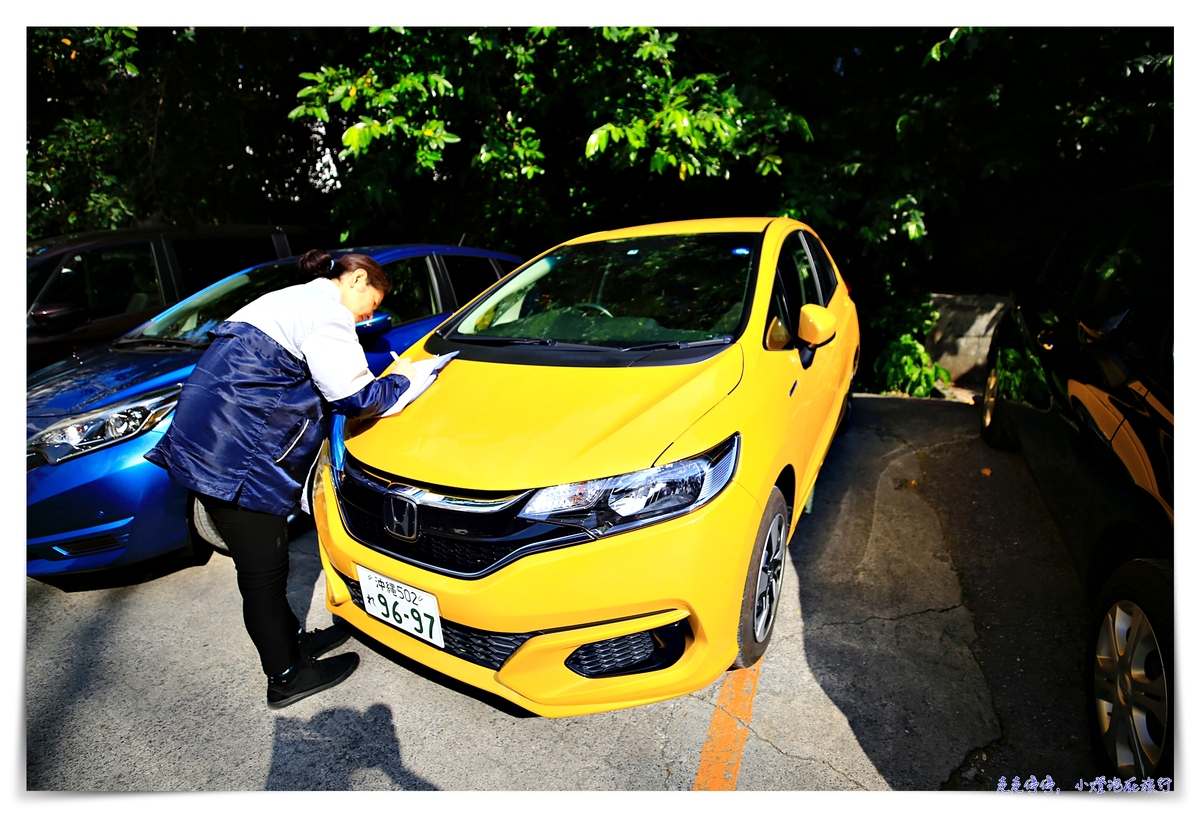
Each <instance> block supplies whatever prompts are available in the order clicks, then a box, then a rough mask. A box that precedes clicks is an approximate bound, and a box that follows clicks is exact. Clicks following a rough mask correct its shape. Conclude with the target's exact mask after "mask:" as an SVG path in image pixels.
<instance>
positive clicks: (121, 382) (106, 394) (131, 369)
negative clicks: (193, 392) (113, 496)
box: [25, 349, 200, 433]
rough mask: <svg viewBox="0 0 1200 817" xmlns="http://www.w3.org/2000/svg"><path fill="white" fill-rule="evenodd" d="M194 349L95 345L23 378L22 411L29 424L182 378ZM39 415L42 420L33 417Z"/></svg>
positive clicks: (194, 358)
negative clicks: (122, 349)
mask: <svg viewBox="0 0 1200 817" xmlns="http://www.w3.org/2000/svg"><path fill="white" fill-rule="evenodd" d="M199 358H200V352H199V351H181V352H163V353H152V352H119V351H114V350H112V349H100V350H96V351H94V352H89V353H87V354H83V355H81V356H80V357H78V358H71V359H70V360H65V361H63V362H61V363H56V364H54V365H53V366H48V367H47V368H45V369H42V370H41V371H38V372H35V373H34V374H33V375H31V376H30V377H29V378H28V379H27V380H26V381H25V416H26V418H27V420H28V424H29V425H30V426H31V433H32V430H34V429H33V428H32V427H33V426H43V425H46V424H47V423H46V422H45V420H47V419H53V418H59V417H66V416H69V415H72V414H78V413H80V412H84V411H89V410H91V409H93V408H99V407H100V406H104V405H107V404H109V403H115V402H119V401H124V400H127V399H132V398H134V397H137V396H138V395H140V394H144V393H145V392H148V391H153V390H155V389H160V388H166V387H167V386H170V385H173V384H174V383H182V382H183V381H184V380H186V379H187V376H188V375H189V374H191V372H192V369H193V368H194V367H195V365H196V361H197V360H199ZM38 420H41V421H42V422H38Z"/></svg>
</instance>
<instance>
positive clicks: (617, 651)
mask: <svg viewBox="0 0 1200 817" xmlns="http://www.w3.org/2000/svg"><path fill="white" fill-rule="evenodd" d="M653 654H654V639H653V638H651V637H650V633H649V632H641V633H633V634H632V635H623V636H621V637H620V638H610V639H609V640H607V641H597V642H595V643H594V644H584V645H583V646H582V647H580V648H579V649H577V650H575V652H573V653H571V657H570V658H568V659H567V668H568V669H570V670H571V671H573V672H576V673H578V674H580V675H583V676H584V677H587V678H598V677H601V676H604V675H612V674H613V673H615V672H622V671H624V670H626V669H628V668H630V667H633V666H636V665H638V664H640V663H642V662H643V661H645V660H646V659H647V658H649V657H650V656H651V655H653Z"/></svg>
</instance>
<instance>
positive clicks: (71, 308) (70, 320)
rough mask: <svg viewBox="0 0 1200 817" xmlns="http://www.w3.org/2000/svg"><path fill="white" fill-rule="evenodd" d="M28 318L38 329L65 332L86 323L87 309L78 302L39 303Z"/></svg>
mask: <svg viewBox="0 0 1200 817" xmlns="http://www.w3.org/2000/svg"><path fill="white" fill-rule="evenodd" d="M29 319H30V322H32V323H33V325H34V326H36V327H37V328H39V329H48V330H53V331H56V332H65V331H66V330H68V329H74V328H75V327H77V326H82V325H83V324H84V323H86V322H87V311H86V310H85V309H84V308H83V307H82V306H79V305H78V304H41V305H40V306H38V308H37V309H35V310H33V311H32V312H30V313H29Z"/></svg>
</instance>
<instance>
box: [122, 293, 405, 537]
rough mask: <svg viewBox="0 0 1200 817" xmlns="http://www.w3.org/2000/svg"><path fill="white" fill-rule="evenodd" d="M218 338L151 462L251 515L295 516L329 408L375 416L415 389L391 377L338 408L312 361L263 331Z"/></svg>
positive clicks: (242, 330) (233, 327)
mask: <svg viewBox="0 0 1200 817" xmlns="http://www.w3.org/2000/svg"><path fill="white" fill-rule="evenodd" d="M348 315H349V312H348V310H347V316H348ZM211 334H212V335H213V336H214V337H215V340H214V341H213V343H212V345H211V346H209V348H208V349H207V350H206V351H205V353H204V354H203V355H202V356H201V358H200V361H199V362H198V363H197V364H196V369H195V371H193V372H192V374H191V376H190V377H189V378H188V380H187V382H186V383H184V386H183V392H182V393H181V394H180V396H179V404H178V405H177V406H176V408H175V416H174V418H173V419H172V421H171V427H170V428H169V429H168V430H167V433H166V434H165V435H164V436H163V439H162V440H161V441H159V443H158V445H156V446H155V447H154V448H153V449H151V450H150V451H149V452H148V453H147V454H146V455H145V456H146V459H148V460H150V461H151V462H153V463H155V464H157V465H161V466H162V467H164V468H166V469H167V470H168V471H169V472H170V474H171V478H172V479H174V480H175V481H176V482H179V483H180V484H182V485H184V486H186V487H187V488H189V489H191V490H193V491H196V492H198V493H201V494H206V495H208V496H212V497H216V498H218V499H224V500H228V501H232V502H236V503H237V505H238V506H239V507H242V508H245V509H247V510H252V511H262V512H264V513H272V514H286V513H289V512H290V511H291V510H292V509H293V508H294V507H295V506H296V505H297V504H298V503H299V500H300V494H301V491H302V490H303V487H304V483H305V481H306V479H307V477H308V473H309V470H310V469H311V467H312V465H313V463H314V461H315V459H316V456H317V453H318V452H319V450H320V446H321V442H322V440H323V439H324V438H325V437H326V435H327V434H328V432H329V422H330V412H331V411H333V412H337V413H340V414H345V415H347V416H350V417H372V416H375V415H377V414H381V413H382V412H384V411H386V410H387V409H388V408H390V407H391V406H392V405H393V404H395V402H396V400H397V399H399V397H400V395H401V394H402V393H403V392H404V391H405V390H406V389H407V388H408V386H409V381H408V378H406V377H403V376H401V375H388V376H386V377H382V378H380V379H378V380H375V379H370V380H369V381H368V382H366V384H365V385H363V386H362V388H360V389H359V390H358V391H356V392H355V393H353V394H351V395H349V396H346V397H343V398H341V399H338V400H334V401H332V402H330V401H328V400H326V398H325V397H324V396H323V395H322V393H321V391H320V390H319V389H318V388H317V384H316V383H315V382H314V379H313V376H312V373H311V372H310V371H309V367H308V365H307V363H306V362H305V360H304V358H302V357H298V356H296V355H294V354H292V353H291V352H289V351H288V350H287V349H286V348H285V347H284V346H283V345H281V344H280V343H278V342H277V341H275V340H273V339H272V338H271V337H270V336H268V335H267V334H266V333H264V332H263V331H261V330H260V329H258V328H256V327H255V326H253V325H251V324H249V323H245V322H239V321H225V322H224V323H221V324H219V325H218V326H217V327H216V328H215V329H214V330H213V331H212V333H211ZM360 354H361V350H360ZM364 364H365V360H364Z"/></svg>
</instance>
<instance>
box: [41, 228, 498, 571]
mask: <svg viewBox="0 0 1200 817" xmlns="http://www.w3.org/2000/svg"><path fill="white" fill-rule="evenodd" d="M351 251H353V252H360V253H364V254H366V255H369V256H371V257H372V258H374V259H375V260H376V261H378V262H379V264H380V266H382V267H383V269H384V271H385V272H386V273H387V275H388V276H389V278H390V279H391V280H392V286H393V288H392V291H391V292H390V293H389V294H388V295H387V297H386V298H385V299H384V301H383V303H382V304H380V308H379V309H378V310H376V312H375V314H374V315H373V316H372V317H371V319H370V320H366V321H362V322H361V323H359V324H358V325H357V329H358V335H359V340H360V342H361V343H362V345H363V348H364V349H365V350H366V354H367V364H368V366H369V367H370V368H371V371H372V372H374V373H375V374H376V375H378V374H380V373H381V372H382V371H383V369H385V368H386V367H387V365H388V364H389V363H391V362H392V356H391V352H392V351H396V352H402V351H404V350H405V349H407V348H408V347H409V346H410V345H411V344H412V343H414V342H415V341H417V340H418V339H420V338H421V337H423V336H425V335H426V334H428V333H429V332H430V331H432V330H433V328H434V327H436V326H437V325H438V324H439V323H441V322H442V320H444V319H445V318H446V316H448V315H449V314H450V313H451V312H453V311H454V310H456V309H458V308H459V307H460V306H462V305H464V304H466V303H467V302H468V301H470V300H471V299H472V298H473V297H474V296H475V295H476V294H478V293H479V292H481V291H482V290H484V289H486V288H487V287H488V286H490V285H492V284H494V283H496V281H497V279H499V278H500V277H501V276H502V275H504V274H506V273H507V272H509V271H510V270H512V269H513V268H514V267H515V266H517V265H518V264H520V263H521V259H520V258H518V257H516V256H513V255H506V254H503V253H496V252H490V251H487V250H477V249H472V248H469V247H447V246H437V245H428V244H406V245H395V246H384V247H363V248H356V249H354V250H335V251H333V253H332V254H333V255H334V257H339V256H341V255H342V254H344V253H346V252H351ZM298 275H299V270H298V268H297V266H296V259H295V258H289V259H284V260H281V261H273V262H270V263H266V264H259V265H258V266H255V267H252V268H250V269H248V270H243V271H242V272H239V273H236V274H235V275H231V276H229V277H227V278H225V279H223V280H221V281H218V282H217V283H215V284H213V285H211V286H209V287H206V288H205V289H203V290H201V291H200V292H197V293H196V294H194V295H192V296H191V297H189V298H186V299H184V300H183V301H181V302H179V303H178V304H176V305H175V306H174V307H172V308H170V309H168V310H166V311H165V312H162V313H161V314H159V315H157V316H155V317H154V319H153V320H150V321H149V322H147V323H145V324H143V325H142V326H140V327H138V328H137V329H136V330H135V331H133V332H130V333H128V334H126V335H124V336H122V337H120V338H117V339H116V340H114V341H112V342H111V343H110V344H108V345H107V346H105V347H101V348H97V349H93V350H91V351H88V352H82V353H80V354H79V355H78V356H77V357H73V358H71V359H70V360H65V361H61V362H59V363H57V364H54V365H52V366H48V367H46V368H45V369H42V370H41V371H39V372H37V373H35V374H34V375H33V376H31V377H30V378H28V379H27V381H26V410H25V413H26V417H25V429H26V439H27V443H26V481H25V490H26V517H25V522H26V537H27V538H26V563H25V564H26V574H27V575H30V576H45V575H52V574H65V573H79V572H83V571H90V570H99V569H103V568H110V567H118V566H120V565H126V564H131V563H134V562H139V561H142V560H144V559H148V558H151V557H154V556H159V555H163V554H167V553H171V552H179V553H180V554H181V556H182V557H183V558H185V559H195V560H199V561H203V560H204V559H205V558H206V557H207V554H211V548H210V547H209V546H210V545H213V546H216V547H218V548H221V547H222V543H221V542H220V540H219V538H218V537H215V534H212V533H211V532H210V533H208V535H206V531H209V530H210V529H209V528H208V527H207V525H206V519H205V518H204V517H203V515H201V516H200V517H199V518H197V517H196V513H197V510H196V508H197V506H196V504H195V503H194V502H192V501H191V498H190V497H189V496H188V493H187V491H186V490H184V489H183V488H182V487H181V486H179V485H178V484H176V483H174V482H172V481H171V480H170V479H169V478H168V477H167V472H166V471H165V470H163V469H162V468H159V467H158V466H156V465H153V464H152V463H150V462H148V461H146V460H145V459H143V458H142V455H143V454H145V453H146V452H147V451H149V450H150V449H151V448H153V447H154V445H155V443H157V442H158V440H159V439H160V438H161V437H162V435H163V434H164V433H165V432H166V430H167V428H168V427H170V424H171V418H172V416H173V414H174V408H175V403H176V401H177V400H178V398H179V392H180V390H181V388H182V385H183V382H184V381H185V380H186V379H187V377H188V375H189V374H191V372H192V369H193V368H194V367H195V365H196V361H197V360H198V359H199V358H200V355H201V353H202V352H203V351H204V349H205V348H206V347H207V346H208V344H209V343H210V341H211V339H210V338H209V336H208V330H209V329H211V328H213V327H214V326H216V325H217V324H218V323H220V322H221V321H223V320H225V319H226V318H227V317H229V316H230V315H231V314H233V313H234V312H236V311H237V310H238V309H239V308H241V307H242V306H244V305H245V304H247V303H249V302H250V301H252V300H254V299H255V298H257V297H258V296H259V295H262V294H263V293H265V292H269V291H271V290H275V289H281V288H283V287H285V286H290V285H292V284H297V283H303V281H302V280H297V276H298Z"/></svg>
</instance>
